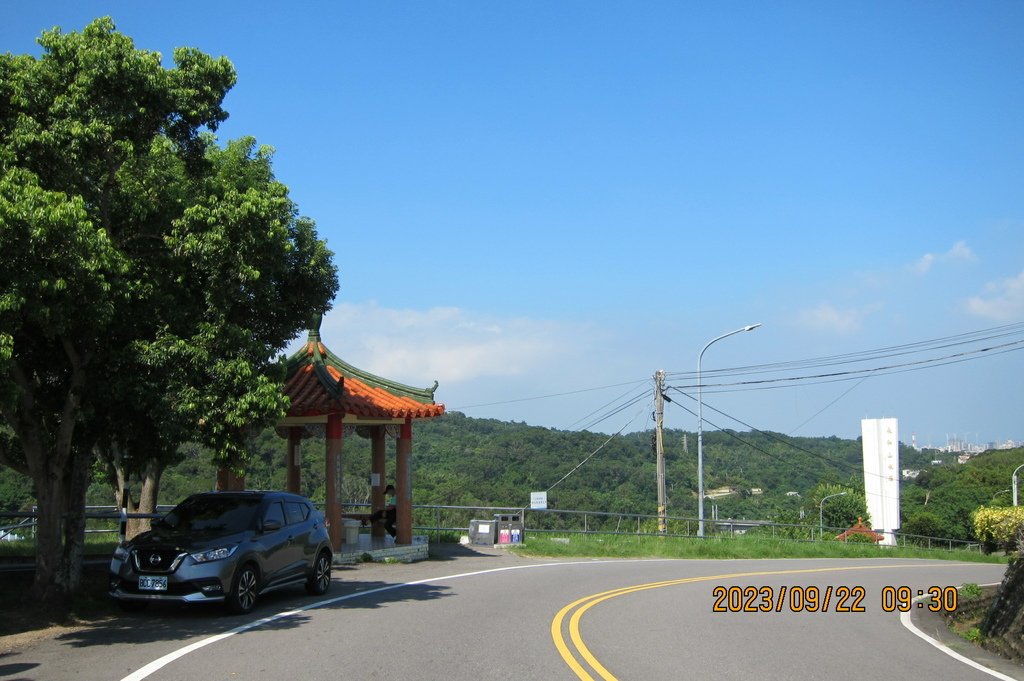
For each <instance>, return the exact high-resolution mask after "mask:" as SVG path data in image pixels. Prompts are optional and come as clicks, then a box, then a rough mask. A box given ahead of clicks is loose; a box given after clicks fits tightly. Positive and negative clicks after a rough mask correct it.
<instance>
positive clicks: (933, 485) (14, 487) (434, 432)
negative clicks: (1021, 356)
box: [0, 412, 1024, 539]
mask: <svg viewBox="0 0 1024 681" xmlns="http://www.w3.org/2000/svg"><path fill="white" fill-rule="evenodd" d="M413 437H414V440H413V443H414V444H413V503H415V504H423V505H446V506H500V507H515V506H525V505H527V504H528V503H529V498H530V493H531V492H539V491H548V503H549V506H550V507H551V508H560V509H569V510H580V511H609V512H618V513H636V514H651V515H653V514H655V513H656V511H657V491H656V480H655V456H654V450H653V446H652V443H653V432H651V431H646V432H639V433H632V434H629V435H621V436H615V437H610V438H609V436H607V435H603V434H600V433H590V432H576V431H560V430H552V429H548V428H541V427H537V426H530V425H527V424H525V423H510V422H505V421H496V420H492V419H475V418H469V417H467V416H465V415H463V414H461V413H458V412H453V413H449V414H447V415H445V416H444V417H441V418H438V419H434V420H432V421H424V422H417V423H416V425H415V427H414V432H413ZM389 446H390V447H391V448H392V449H391V450H389V466H390V465H393V461H394V459H393V446H394V445H393V443H391V444H390V445H389ZM250 451H251V453H252V457H253V458H252V462H251V464H250V466H249V469H248V472H247V478H246V483H247V486H248V487H250V488H254V489H257V488H264V489H283V488H284V485H285V471H284V467H283V461H284V455H285V440H283V439H281V438H279V437H277V435H276V434H274V432H273V431H272V430H267V431H264V432H263V433H261V434H260V435H258V436H257V437H254V438H253V439H252V440H251V441H250ZM665 451H666V484H667V489H668V513H669V515H673V516H684V517H696V515H697V498H696V489H697V441H696V436H695V434H694V433H689V432H684V431H681V430H667V431H665ZM181 453H182V461H181V463H179V464H177V465H175V466H172V467H170V468H168V469H167V471H166V472H165V473H164V475H163V479H162V484H161V493H160V500H161V503H167V504H173V503H175V502H177V501H179V500H180V499H182V498H184V497H185V496H187V495H188V494H190V493H192V492H195V491H199V490H207V489H212V488H213V486H214V476H215V469H214V467H213V466H212V465H211V464H210V463H209V455H208V453H207V452H204V451H203V450H201V449H200V448H199V447H196V446H187V447H184V448H182V450H181ZM938 457H940V455H939V454H937V453H936V452H935V451H933V450H929V451H923V452H919V451H916V450H914V449H911V448H909V447H901V451H900V459H901V461H900V464H901V468H912V469H920V470H921V471H922V472H921V474H920V476H919V477H918V478H917V479H916V480H910V481H906V482H904V483H903V487H902V493H901V498H902V512H903V518H904V530H905V531H908V532H913V533H915V534H923V535H929V536H942V537H951V538H956V539H970V538H972V537H971V528H970V513H971V511H973V510H974V509H976V508H978V507H979V506H981V505H982V504H987V505H989V506H992V505H1009V504H1010V495H1009V494H1008V493H1003V494H999V492H1000V491H1002V490H1007V488H1009V487H1010V474H1011V473H1012V471H1013V468H1014V467H1016V466H1017V465H1020V464H1021V463H1024V451H1022V450H1008V451H993V452H987V453H984V454H981V455H979V456H976V457H975V458H973V459H971V460H970V461H969V462H968V463H966V464H955V463H954V464H944V465H939V466H932V465H931V461H932V460H933V459H936V458H938ZM323 458H324V445H323V441H322V440H316V439H311V440H306V441H304V443H303V450H302V468H303V473H302V484H303V490H302V491H303V493H304V494H306V495H307V496H309V497H311V498H312V499H314V500H315V501H322V500H323V489H324V484H323V482H324V481H323V470H324V466H323ZM704 470H705V487H706V489H707V490H708V491H709V492H710V491H712V490H721V491H722V492H725V491H726V488H729V489H731V490H735V491H734V492H732V493H730V494H728V495H726V496H721V497H718V498H714V499H708V500H707V502H706V504H705V509H706V513H707V516H708V517H709V518H710V517H711V516H712V513H715V512H717V515H718V517H720V518H753V519H764V520H776V521H779V522H793V523H796V522H800V521H801V516H803V517H804V518H805V520H804V521H805V522H815V523H816V522H817V518H818V512H819V506H818V502H819V501H820V498H822V497H823V496H824V495H825V494H831V493H834V491H836V490H849V491H850V492H851V494H850V495H849V496H848V497H843V498H836V499H833V500H830V501H829V502H828V503H827V504H826V506H827V508H826V509H825V512H826V514H825V516H826V517H825V520H826V525H828V524H830V523H829V519H830V518H834V520H833V523H835V524H836V525H839V524H841V523H847V522H852V521H853V520H855V519H856V517H857V516H858V515H864V504H863V476H862V472H861V445H860V442H859V441H857V440H843V439H840V438H836V437H830V438H793V437H788V436H784V435H780V434H777V433H766V432H756V431H755V432H742V433H740V432H733V431H713V432H705V433H704ZM342 471H343V483H342V496H343V500H344V501H346V502H365V501H367V500H368V499H369V494H370V486H369V472H370V448H369V441H368V440H364V439H362V438H359V437H351V438H348V439H346V440H345V443H344V450H343V456H342ZM388 478H389V480H393V471H392V469H391V468H389V470H388ZM858 494H859V495H860V496H859V497H858V496H857V495H858ZM993 496H995V497H996V498H995V499H994V500H993ZM113 502H114V498H113V494H112V492H111V491H110V489H109V488H108V487H107V486H105V485H104V484H103V483H102V482H99V481H97V482H94V483H93V485H92V488H91V491H90V495H89V503H90V504H96V505H109V504H112V503H113ZM31 504H32V490H31V485H30V483H29V482H28V480H27V479H26V478H23V477H21V476H18V475H17V474H15V473H14V472H13V471H10V470H8V469H3V470H0V508H2V510H17V509H19V508H23V507H25V506H27V505H31ZM716 507H717V508H716ZM832 514H835V515H832Z"/></svg>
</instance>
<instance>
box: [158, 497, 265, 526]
mask: <svg viewBox="0 0 1024 681" xmlns="http://www.w3.org/2000/svg"><path fill="white" fill-rule="evenodd" d="M259 504H260V500H259V499H256V498H246V499H241V498H239V497H215V496H211V497H195V498H193V499H186V500H185V501H183V502H181V503H180V504H178V505H177V506H176V507H175V508H174V510H172V511H171V512H170V513H168V514H167V515H166V516H164V518H163V520H161V521H160V524H161V525H162V526H164V527H170V528H173V529H175V530H178V531H183V532H203V531H218V532H242V531H244V530H247V529H249V528H250V527H252V521H253V516H254V515H255V514H256V509H257V508H258V507H259Z"/></svg>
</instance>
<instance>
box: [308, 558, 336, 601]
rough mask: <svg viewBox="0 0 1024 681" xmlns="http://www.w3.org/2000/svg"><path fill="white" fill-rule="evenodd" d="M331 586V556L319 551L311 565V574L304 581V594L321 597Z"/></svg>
mask: <svg viewBox="0 0 1024 681" xmlns="http://www.w3.org/2000/svg"><path fill="white" fill-rule="evenodd" d="M330 586H331V554H330V552H329V551H321V552H320V554H319V555H318V556H317V557H316V562H314V563H313V573H312V574H311V575H310V576H309V578H308V579H306V593H308V594H309V595H310V596H323V595H324V594H325V593H327V589H329V588H330Z"/></svg>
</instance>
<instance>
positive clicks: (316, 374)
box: [284, 330, 444, 419]
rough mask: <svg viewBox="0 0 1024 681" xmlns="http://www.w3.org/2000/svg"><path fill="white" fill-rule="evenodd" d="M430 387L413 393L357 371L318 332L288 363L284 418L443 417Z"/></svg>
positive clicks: (435, 387) (394, 383) (404, 387)
mask: <svg viewBox="0 0 1024 681" xmlns="http://www.w3.org/2000/svg"><path fill="white" fill-rule="evenodd" d="M436 389H437V383H434V386H433V387H432V388H413V387H410V386H407V385H402V384H401V383H396V382H394V381H389V380H387V379H384V378H381V377H379V376H374V375H373V374H370V373H368V372H365V371H361V370H359V369H356V368H355V367H353V366H351V365H350V364H347V363H345V362H343V361H342V360H340V359H339V358H338V357H336V356H335V355H334V354H333V353H332V352H331V351H330V350H328V349H327V348H326V347H325V346H324V345H323V344H322V343H321V342H320V333H319V331H318V330H316V331H312V330H311V331H310V332H309V339H308V341H307V342H306V344H305V345H304V346H303V347H302V348H301V349H300V350H299V351H298V352H296V353H295V354H294V355H292V356H291V357H290V358H289V359H288V375H287V379H286V380H285V386H284V394H285V395H287V396H288V397H290V398H291V401H292V404H291V407H290V408H289V409H288V412H287V413H288V416H322V415H325V414H329V413H337V412H341V413H343V414H353V415H356V416H366V417H371V418H414V419H417V418H420V419H422V418H432V417H435V416H440V415H441V414H443V413H444V405H443V404H437V403H435V402H434V391H435V390H436Z"/></svg>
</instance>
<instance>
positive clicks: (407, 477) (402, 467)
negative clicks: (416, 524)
mask: <svg viewBox="0 0 1024 681" xmlns="http://www.w3.org/2000/svg"><path fill="white" fill-rule="evenodd" d="M395 492H396V494H395V500H396V510H397V514H398V517H397V519H396V520H397V522H396V523H395V525H396V529H397V531H398V533H397V536H396V537H395V543H396V544H411V543H412V419H411V418H408V417H407V418H406V419H405V423H403V424H402V429H401V434H400V435H399V437H398V442H397V443H396V444H395Z"/></svg>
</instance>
